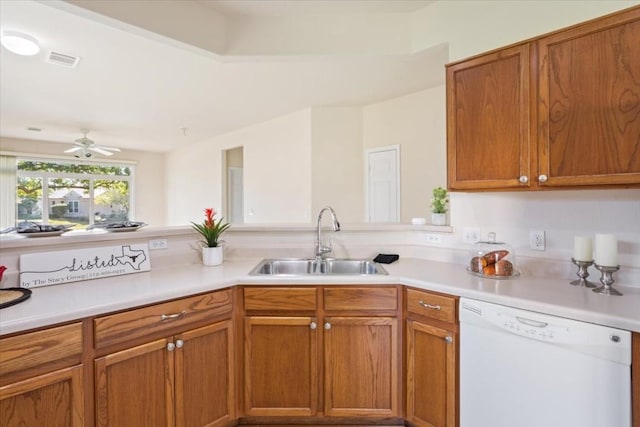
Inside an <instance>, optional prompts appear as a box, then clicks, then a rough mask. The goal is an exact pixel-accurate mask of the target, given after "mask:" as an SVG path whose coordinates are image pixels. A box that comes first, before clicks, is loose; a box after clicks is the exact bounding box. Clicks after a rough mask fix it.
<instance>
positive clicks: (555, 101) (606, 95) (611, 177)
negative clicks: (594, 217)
mask: <svg viewBox="0 0 640 427" xmlns="http://www.w3.org/2000/svg"><path fill="white" fill-rule="evenodd" d="M537 43H538V57H539V98H538V113H539V120H540V122H539V133H538V138H539V139H538V150H539V151H538V157H539V166H538V172H539V174H540V175H544V176H545V177H546V179H544V178H543V181H544V182H541V183H540V184H541V185H545V186H574V185H602V184H605V185H606V184H638V183H640V8H634V9H631V10H629V11H627V12H625V13H622V14H616V15H612V16H609V17H607V18H604V19H601V20H597V21H593V22H590V23H587V24H585V25H581V26H577V27H574V28H571V29H568V30H566V31H562V32H559V33H555V34H552V35H550V36H547V37H544V38H541V39H539V40H538V42H537Z"/></svg>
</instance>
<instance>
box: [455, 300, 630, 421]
mask: <svg viewBox="0 0 640 427" xmlns="http://www.w3.org/2000/svg"><path fill="white" fill-rule="evenodd" d="M605 298H606V297H605ZM630 366H631V333H630V332H628V331H624V330H619V329H614V328H609V327H605V326H600V325H594V324H591V323H584V322H579V321H576V320H571V319H565V318H562V317H555V316H549V315H545V314H540V313H536V312H531V311H526V310H520V309H514V308H511V307H506V306H501V305H496V304H491V303H487V302H482V301H475V300H471V299H467V298H461V299H460V426H461V427H630V426H631V368H630Z"/></svg>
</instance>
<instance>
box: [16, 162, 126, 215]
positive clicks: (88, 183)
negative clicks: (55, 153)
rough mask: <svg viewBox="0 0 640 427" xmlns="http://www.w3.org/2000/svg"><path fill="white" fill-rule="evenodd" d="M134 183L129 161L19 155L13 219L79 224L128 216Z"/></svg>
mask: <svg viewBox="0 0 640 427" xmlns="http://www.w3.org/2000/svg"><path fill="white" fill-rule="evenodd" d="M132 182H133V166H131V165H119V164H96V163H81V164H78V163H69V162H64V161H54V160H32V159H20V158H18V161H17V191H16V203H17V206H16V213H17V220H18V222H21V221H38V222H45V223H49V224H77V225H78V226H79V227H83V226H88V225H91V224H98V223H102V222H114V221H127V220H132V219H133V218H132V217H133V212H132V209H131V206H132V203H131V199H132V194H131V193H132V191H131V184H132ZM46 207H48V208H46Z"/></svg>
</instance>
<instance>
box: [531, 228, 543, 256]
mask: <svg viewBox="0 0 640 427" xmlns="http://www.w3.org/2000/svg"><path fill="white" fill-rule="evenodd" d="M545 244H546V241H545V236H544V230H530V231H529V247H530V248H531V249H533V250H534V251H544V248H545Z"/></svg>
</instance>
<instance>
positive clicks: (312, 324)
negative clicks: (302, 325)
mask: <svg viewBox="0 0 640 427" xmlns="http://www.w3.org/2000/svg"><path fill="white" fill-rule="evenodd" d="M317 327H318V324H317V323H316V322H311V323H310V324H309V328H310V329H315V328H317Z"/></svg>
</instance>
